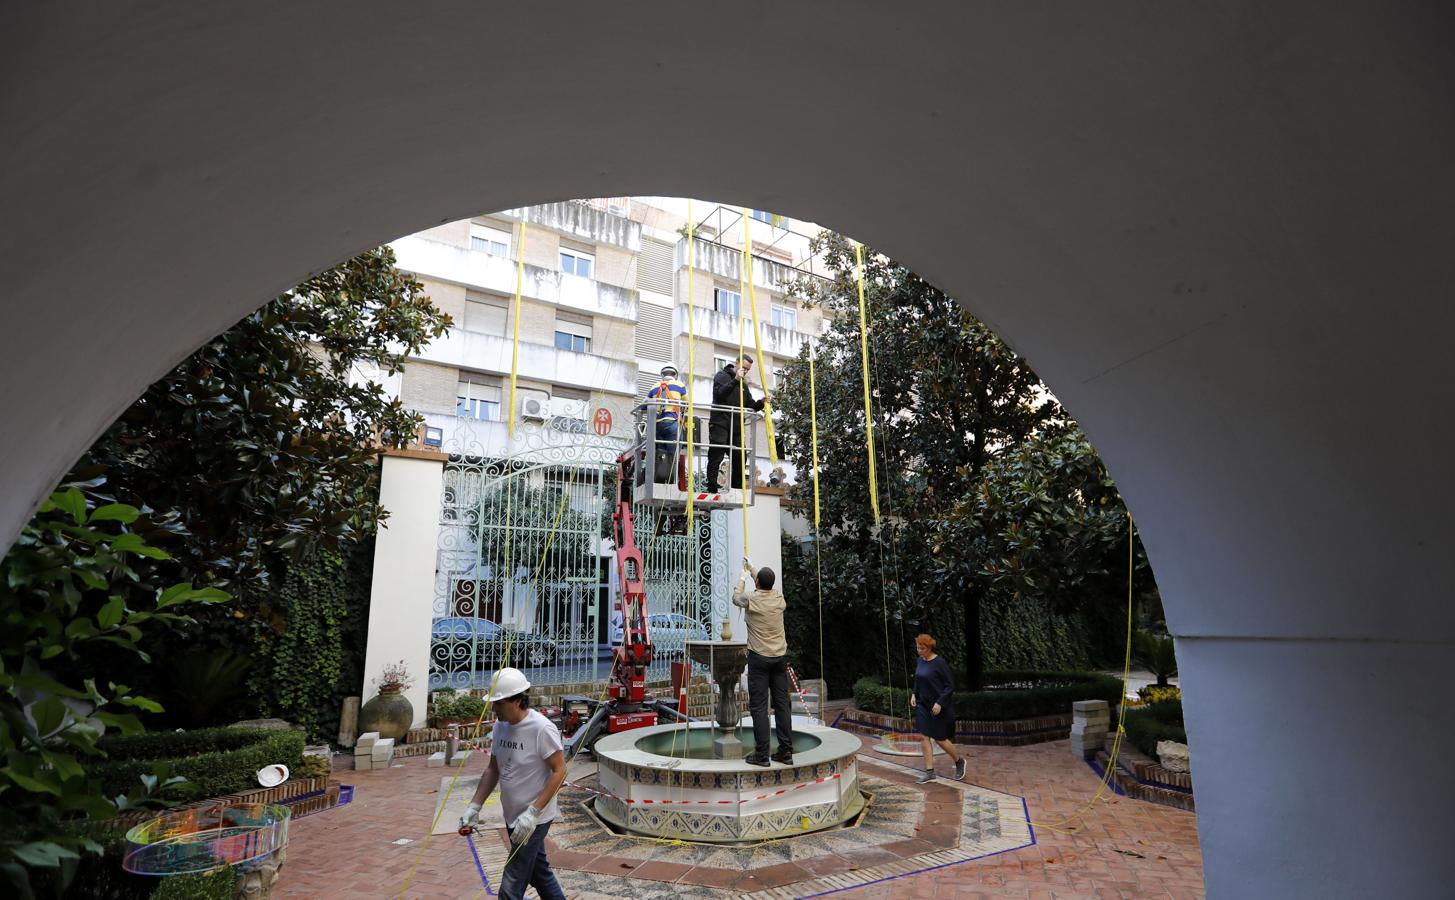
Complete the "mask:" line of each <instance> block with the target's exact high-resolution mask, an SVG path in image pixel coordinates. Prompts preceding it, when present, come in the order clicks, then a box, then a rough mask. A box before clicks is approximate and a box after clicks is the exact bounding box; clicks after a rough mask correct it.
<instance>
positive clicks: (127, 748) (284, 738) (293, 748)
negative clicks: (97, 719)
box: [95, 728, 303, 797]
mask: <svg viewBox="0 0 1455 900" xmlns="http://www.w3.org/2000/svg"><path fill="white" fill-rule="evenodd" d="M101 747H102V749H104V750H106V751H107V754H108V756H109V757H110V758H109V759H107V760H106V761H105V762H102V763H99V764H97V765H96V766H95V775H96V776H97V777H98V778H99V779H100V780H101V784H102V789H103V790H104V791H105V792H106V793H107V794H112V793H115V792H118V791H120V790H124V789H125V788H127V787H129V786H131V785H132V784H134V783H135V782H136V780H137V779H138V778H139V777H140V776H141V775H143V774H146V773H149V772H151V770H152V767H153V766H154V765H155V764H156V763H158V762H165V763H167V764H168V765H169V766H170V769H171V772H172V774H174V775H181V776H183V777H185V778H186V779H187V780H188V781H190V782H192V784H193V785H194V788H193V791H192V794H193V795H194V796H197V797H216V796H220V795H222V794H230V793H233V792H235V791H241V790H246V789H247V788H251V787H257V773H258V770H259V769H261V768H263V767H264V766H268V765H272V764H273V763H282V764H283V765H285V766H287V767H288V768H289V770H290V771H296V770H298V769H300V768H301V767H302V765H303V733H302V732H299V731H272V730H267V729H260V728H205V729H201V730H199V731H185V732H172V733H162V734H147V735H137V736H135V737H125V738H114V739H113V738H107V739H104V740H103V741H102V742H101Z"/></svg>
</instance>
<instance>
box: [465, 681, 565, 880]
mask: <svg viewBox="0 0 1455 900" xmlns="http://www.w3.org/2000/svg"><path fill="white" fill-rule="evenodd" d="M529 690H530V682H529V681H527V680H526V678H525V675H524V674H523V673H522V672H521V671H520V670H519V669H512V668H505V669H501V670H500V671H499V672H498V673H496V675H495V679H494V681H493V682H492V683H491V687H490V693H489V695H488V696H487V697H486V699H487V700H489V701H490V703H491V704H492V706H493V707H494V710H495V727H494V728H493V729H492V730H491V732H490V762H489V764H488V765H487V766H486V768H485V774H484V775H482V776H480V787H479V788H478V789H476V791H475V797H474V799H473V800H472V801H471V802H470V806H469V808H468V809H467V810H466V811H465V814H464V815H463V816H461V817H460V828H461V830H462V831H463V830H466V829H469V828H473V827H474V825H475V823H476V822H477V821H479V819H480V807H481V806H483V805H484V803H485V798H487V797H489V796H490V793H491V791H493V790H495V786H496V785H497V784H499V785H500V807H501V810H502V811H503V812H504V813H505V821H507V822H509V823H510V843H511V845H512V849H511V855H510V859H509V861H508V862H506V864H505V874H504V875H502V876H501V878H500V897H501V898H502V900H518V898H523V897H524V896H525V889H526V886H527V885H529V886H531V887H533V888H535V889H536V893H537V894H539V895H540V897H541V900H566V894H565V893H564V892H563V891H562V890H561V885H560V882H558V881H556V875H555V873H554V872H552V871H551V864H550V861H549V860H547V859H546V832H547V831H549V830H550V827H551V821H552V820H554V819H555V818H556V792H557V791H559V790H560V789H561V785H562V784H564V783H565V781H566V758H565V756H564V755H563V753H562V752H561V732H560V730H559V729H558V728H556V726H555V725H553V724H551V721H550V720H549V719H547V718H546V717H545V716H543V715H541V714H540V713H538V712H536V711H535V710H533V709H531V708H530V696H529V695H528V694H527V693H526V692H527V691H529Z"/></svg>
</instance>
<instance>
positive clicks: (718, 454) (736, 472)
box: [707, 439, 743, 494]
mask: <svg viewBox="0 0 1455 900" xmlns="http://www.w3.org/2000/svg"><path fill="white" fill-rule="evenodd" d="M713 443H714V444H716V443H717V441H716V439H714V440H713ZM727 455H728V448H726V447H723V446H713V447H709V448H707V492H708V493H709V494H711V493H715V492H716V491H717V489H718V487H719V485H718V483H717V470H718V467H719V466H721V465H722V458H723V457H724V456H727ZM732 456H733V458H732V461H731V462H729V463H728V468H729V469H731V470H732V475H730V476H729V479H728V483H729V484H731V485H732V486H733V487H735V488H741V487H742V486H743V448H742V442H741V441H737V440H734V441H733V451H732Z"/></svg>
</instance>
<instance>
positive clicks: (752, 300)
mask: <svg viewBox="0 0 1455 900" xmlns="http://www.w3.org/2000/svg"><path fill="white" fill-rule="evenodd" d="M751 221H752V217H751V216H749V215H748V208H747V207H743V251H744V257H745V258H744V260H743V261H744V262H745V263H747V266H748V269H747V274H748V309H750V310H752V313H753V349H754V351H756V352H757V354H758V381H759V382H760V383H761V384H762V385H763V429H764V431H765V432H766V433H767V436H768V460H769V462H771V463H772V464H773V465H775V466H776V465H778V439H777V438H776V437H774V435H773V402H772V401H771V400H770V399H769V398H768V366H767V365H766V364H765V363H764V361H763V340H762V338H761V337H759V336H758V332H759V331H761V330H762V329H761V328H760V327H759V326H758V291H757V287H756V283H755V282H754V280H753V242H752V239H751V238H750V232H749V230H748V225H749V223H750V222H751Z"/></svg>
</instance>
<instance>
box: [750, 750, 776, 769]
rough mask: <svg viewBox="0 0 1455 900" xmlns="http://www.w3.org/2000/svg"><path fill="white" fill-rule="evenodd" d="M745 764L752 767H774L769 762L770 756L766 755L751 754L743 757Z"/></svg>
mask: <svg viewBox="0 0 1455 900" xmlns="http://www.w3.org/2000/svg"><path fill="white" fill-rule="evenodd" d="M743 762H745V763H747V764H748V765H750V766H763V767H764V768H767V767H768V766H771V765H773V764H772V763H771V762H769V761H768V754H766V753H749V754H748V755H747V756H744V757H743Z"/></svg>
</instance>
